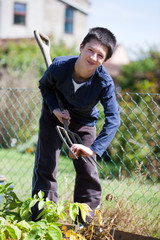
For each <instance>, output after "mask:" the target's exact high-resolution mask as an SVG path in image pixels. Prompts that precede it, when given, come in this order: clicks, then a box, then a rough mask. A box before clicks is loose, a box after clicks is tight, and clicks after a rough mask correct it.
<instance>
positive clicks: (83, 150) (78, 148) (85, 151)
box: [69, 144, 95, 159]
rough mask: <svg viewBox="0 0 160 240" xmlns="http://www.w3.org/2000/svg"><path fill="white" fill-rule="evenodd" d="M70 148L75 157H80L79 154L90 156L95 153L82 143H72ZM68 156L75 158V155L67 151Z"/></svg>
mask: <svg viewBox="0 0 160 240" xmlns="http://www.w3.org/2000/svg"><path fill="white" fill-rule="evenodd" d="M71 150H72V152H73V153H74V154H75V155H76V156H77V157H80V156H88V157H91V156H93V155H95V152H93V151H92V150H91V149H90V148H89V147H86V146H84V145H82V144H73V145H72V146H71ZM69 157H70V158H72V159H75V157H74V156H73V155H72V153H71V152H69Z"/></svg>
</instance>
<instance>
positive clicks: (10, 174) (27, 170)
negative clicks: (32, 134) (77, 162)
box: [0, 149, 160, 237]
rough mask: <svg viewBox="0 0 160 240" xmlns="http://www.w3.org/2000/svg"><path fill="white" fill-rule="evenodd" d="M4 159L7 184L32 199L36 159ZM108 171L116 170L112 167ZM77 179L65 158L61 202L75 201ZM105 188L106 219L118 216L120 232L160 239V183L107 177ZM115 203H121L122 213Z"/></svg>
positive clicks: (0, 154) (2, 153)
mask: <svg viewBox="0 0 160 240" xmlns="http://www.w3.org/2000/svg"><path fill="white" fill-rule="evenodd" d="M0 159H1V161H0V175H1V176H2V175H4V176H5V177H6V178H7V182H13V185H14V189H15V192H16V193H17V194H18V196H19V197H20V198H21V199H25V198H27V197H30V196H31V184H32V172H33V167H34V155H32V154H29V153H25V154H22V153H19V152H18V151H17V150H16V149H10V150H9V149H2V150H0ZM107 167H108V168H109V169H110V168H112V167H113V166H110V165H109V164H108V166H107ZM74 179H75V171H74V167H73V164H72V160H69V159H68V158H67V157H65V156H61V157H60V161H59V169H58V173H57V180H58V194H59V199H61V200H66V199H67V200H69V201H72V195H73V190H74ZM101 184H102V189H103V192H102V207H101V209H102V212H103V216H104V219H108V218H110V217H112V216H113V215H114V214H117V218H116V220H115V223H116V226H117V228H118V229H119V230H124V231H128V232H134V233H138V234H142V235H148V236H153V237H160V232H159V229H160V225H159V223H160V214H159V213H160V205H159V199H160V191H159V189H160V183H156V184H153V183H151V182H149V181H148V180H147V179H146V178H145V176H143V175H140V174H139V173H135V174H134V175H133V176H132V177H130V178H128V177H125V175H122V176H121V179H120V180H118V178H113V179H107V177H106V178H105V179H104V175H103V179H101ZM107 194H111V195H112V196H113V199H112V201H107V200H106V195H107ZM114 199H117V200H116V201H117V202H118V203H119V206H120V210H119V208H117V204H116V202H115V201H114Z"/></svg>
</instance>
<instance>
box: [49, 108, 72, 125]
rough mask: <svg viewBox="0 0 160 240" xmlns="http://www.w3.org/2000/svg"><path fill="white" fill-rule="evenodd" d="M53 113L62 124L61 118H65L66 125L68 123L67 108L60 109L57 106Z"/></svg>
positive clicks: (69, 118)
mask: <svg viewBox="0 0 160 240" xmlns="http://www.w3.org/2000/svg"><path fill="white" fill-rule="evenodd" d="M53 114H54V115H55V116H56V117H57V118H58V120H59V121H60V122H61V123H62V124H63V118H64V119H66V120H67V123H68V125H69V124H70V120H71V117H70V114H69V112H68V110H66V109H64V110H63V111H61V110H60V109H59V108H56V109H54V110H53Z"/></svg>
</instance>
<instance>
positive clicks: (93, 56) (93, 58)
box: [91, 53, 97, 62]
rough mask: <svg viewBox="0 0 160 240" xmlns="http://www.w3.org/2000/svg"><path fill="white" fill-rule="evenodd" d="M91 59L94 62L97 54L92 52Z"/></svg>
mask: <svg viewBox="0 0 160 240" xmlns="http://www.w3.org/2000/svg"><path fill="white" fill-rule="evenodd" d="M91 59H92V60H93V61H95V62H96V61H97V54H96V53H93V54H92V56H91Z"/></svg>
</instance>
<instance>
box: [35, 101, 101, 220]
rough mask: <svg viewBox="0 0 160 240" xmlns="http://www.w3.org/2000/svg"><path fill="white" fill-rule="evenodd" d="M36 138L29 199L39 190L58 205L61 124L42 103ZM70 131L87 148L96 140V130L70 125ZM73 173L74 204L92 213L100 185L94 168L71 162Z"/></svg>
mask: <svg viewBox="0 0 160 240" xmlns="http://www.w3.org/2000/svg"><path fill="white" fill-rule="evenodd" d="M39 125H40V129H39V139H38V145H37V152H36V159H35V166H34V172H33V182H32V196H34V194H36V193H38V192H39V191H40V190H42V191H43V192H44V193H45V198H46V197H48V198H49V199H50V200H51V201H53V202H55V203H56V202H57V198H58V195H57V181H56V174H57V167H58V159H59V155H60V150H61V146H62V141H61V139H60V137H59V135H58V133H57V130H56V125H60V122H59V121H58V120H57V118H56V117H54V116H53V115H51V114H50V113H49V110H48V108H47V106H46V105H45V104H43V109H42V114H41V118H40V124H39ZM69 128H70V130H71V131H73V132H75V133H77V134H78V135H79V136H80V137H81V139H82V141H83V144H84V145H85V146H90V145H91V144H92V143H93V141H94V139H95V138H96V128H95V127H89V126H83V125H81V124H77V123H75V122H72V121H71V123H70V126H69ZM73 164H74V168H75V171H76V179H75V189H74V202H79V203H87V204H88V205H89V206H90V208H91V209H92V210H93V212H92V213H91V215H94V210H95V208H96V207H97V206H98V205H100V199H101V185H100V181H99V177H98V173H97V167H96V166H95V165H92V164H91V163H90V162H89V161H87V163H85V162H84V161H83V160H82V159H81V158H79V159H75V160H73ZM32 212H33V220H35V218H36V217H37V215H38V213H39V212H38V209H37V206H35V207H33V209H32ZM88 220H89V219H88Z"/></svg>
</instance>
